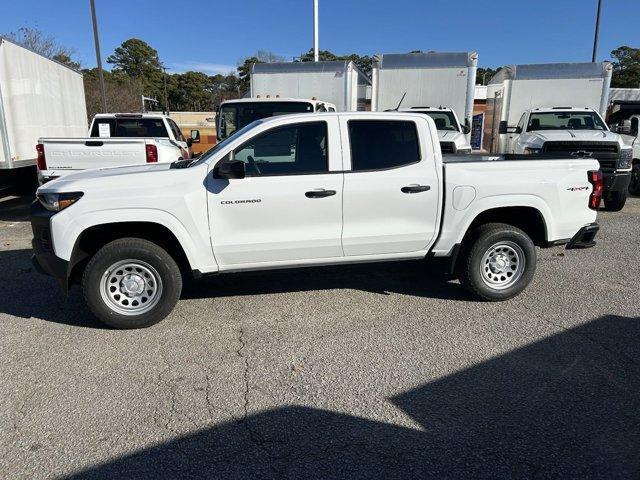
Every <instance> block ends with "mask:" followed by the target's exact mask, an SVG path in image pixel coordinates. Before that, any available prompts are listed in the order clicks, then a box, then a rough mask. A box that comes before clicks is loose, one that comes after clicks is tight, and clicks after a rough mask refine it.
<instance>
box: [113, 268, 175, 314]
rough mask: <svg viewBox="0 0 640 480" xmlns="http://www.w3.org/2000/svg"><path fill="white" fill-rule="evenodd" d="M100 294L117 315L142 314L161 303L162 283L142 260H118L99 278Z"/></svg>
mask: <svg viewBox="0 0 640 480" xmlns="http://www.w3.org/2000/svg"><path fill="white" fill-rule="evenodd" d="M100 295H101V296H102V300H103V301H104V303H105V304H106V305H107V306H108V307H109V308H110V309H111V310H113V311H114V312H116V313H119V314H120V315H141V314H143V313H146V312H148V311H149V310H151V309H152V308H153V307H155V306H156V305H157V303H158V302H159V301H160V297H161V296H162V280H161V279H160V275H159V274H158V271H157V270H156V269H155V268H153V267H152V266H151V265H149V264H148V263H146V262H143V261H142V260H121V261H119V262H116V263H114V264H113V265H111V266H110V267H109V268H108V269H107V270H106V271H105V272H104V274H103V275H102V279H101V281H100Z"/></svg>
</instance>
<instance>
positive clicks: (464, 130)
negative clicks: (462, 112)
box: [462, 118, 471, 135]
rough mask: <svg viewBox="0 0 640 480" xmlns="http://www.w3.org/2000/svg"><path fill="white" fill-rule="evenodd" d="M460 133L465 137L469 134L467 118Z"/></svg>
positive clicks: (469, 128)
mask: <svg viewBox="0 0 640 480" xmlns="http://www.w3.org/2000/svg"><path fill="white" fill-rule="evenodd" d="M462 133H464V134H465V135H467V134H468V133H471V125H469V119H468V118H465V119H464V126H463V127H462Z"/></svg>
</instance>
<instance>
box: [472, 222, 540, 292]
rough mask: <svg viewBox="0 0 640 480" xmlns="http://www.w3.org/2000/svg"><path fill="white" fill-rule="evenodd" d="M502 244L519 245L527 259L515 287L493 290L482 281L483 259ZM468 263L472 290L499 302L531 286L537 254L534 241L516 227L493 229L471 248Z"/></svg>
mask: <svg viewBox="0 0 640 480" xmlns="http://www.w3.org/2000/svg"><path fill="white" fill-rule="evenodd" d="M505 227H506V226H505ZM500 242H513V243H515V244H517V245H518V246H519V247H520V248H521V249H522V251H523V253H524V257H525V258H524V261H525V267H524V272H522V276H521V277H520V278H519V279H518V280H517V281H516V282H515V283H514V284H513V285H511V286H509V287H507V288H505V289H502V290H498V289H494V288H491V287H490V286H489V285H487V284H486V283H485V282H484V280H483V279H482V258H483V256H484V254H485V253H486V251H487V250H488V249H489V248H490V247H491V246H493V245H495V244H497V243H500ZM467 261H468V265H467V268H468V272H467V279H468V282H469V283H470V286H471V287H472V290H473V291H474V292H475V293H476V294H478V295H479V296H480V297H482V298H483V299H485V300H491V301H499V300H507V299H509V298H512V297H515V296H516V295H518V294H519V293H520V292H522V291H523V290H524V289H525V288H526V287H527V285H529V283H530V282H531V280H532V279H533V276H534V274H535V270H536V264H537V254H536V249H535V246H534V244H533V241H532V240H531V239H530V238H529V236H527V234H525V233H524V232H523V231H522V230H520V229H517V228H515V227H512V228H508V227H506V228H505V229H502V230H501V229H493V230H491V231H489V232H487V233H486V234H484V235H483V234H481V235H480V236H479V237H478V239H477V240H476V242H475V244H474V245H473V246H472V247H471V250H470V252H469V257H468V260H467Z"/></svg>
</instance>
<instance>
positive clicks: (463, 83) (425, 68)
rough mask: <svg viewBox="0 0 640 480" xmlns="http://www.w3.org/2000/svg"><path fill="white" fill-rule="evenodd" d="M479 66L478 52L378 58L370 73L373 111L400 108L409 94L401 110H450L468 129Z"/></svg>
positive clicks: (386, 55)
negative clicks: (441, 108) (404, 108)
mask: <svg viewBox="0 0 640 480" xmlns="http://www.w3.org/2000/svg"><path fill="white" fill-rule="evenodd" d="M477 67H478V54H477V53H476V52H429V53H387V54H383V55H377V61H376V62H375V63H374V65H373V70H372V74H371V81H372V93H371V110H373V111H376V112H380V111H384V110H389V109H394V108H397V107H398V104H399V102H400V99H401V98H402V96H403V95H404V94H405V92H406V96H405V97H404V100H403V101H402V107H406V108H411V107H421V108H426V109H429V108H435V109H437V108H440V107H443V108H446V109H451V110H453V111H454V112H455V114H456V116H457V117H458V118H460V119H461V120H462V123H463V124H464V126H465V129H468V128H469V127H470V126H471V119H472V116H473V99H474V96H475V83H476V70H477ZM466 141H467V143H468V141H469V133H468V132H467V133H466Z"/></svg>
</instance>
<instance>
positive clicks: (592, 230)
mask: <svg viewBox="0 0 640 480" xmlns="http://www.w3.org/2000/svg"><path fill="white" fill-rule="evenodd" d="M598 230H600V226H599V225H598V224H597V223H590V224H589V225H585V226H584V227H582V228H581V229H580V230H578V233H576V234H575V235H574V236H573V238H572V239H571V240H569V243H568V244H567V249H571V248H589V247H593V246H594V245H595V244H596V242H595V240H594V239H595V236H596V234H597V233H598Z"/></svg>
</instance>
